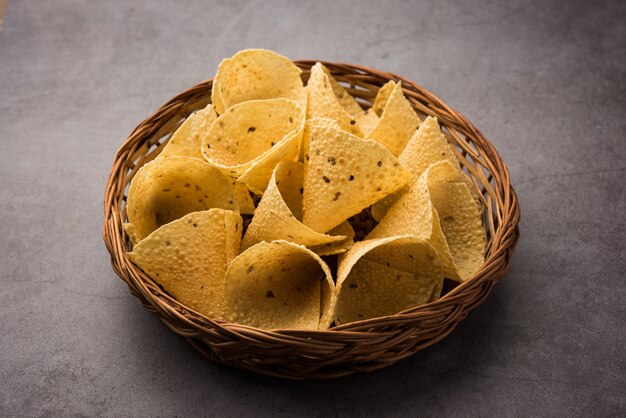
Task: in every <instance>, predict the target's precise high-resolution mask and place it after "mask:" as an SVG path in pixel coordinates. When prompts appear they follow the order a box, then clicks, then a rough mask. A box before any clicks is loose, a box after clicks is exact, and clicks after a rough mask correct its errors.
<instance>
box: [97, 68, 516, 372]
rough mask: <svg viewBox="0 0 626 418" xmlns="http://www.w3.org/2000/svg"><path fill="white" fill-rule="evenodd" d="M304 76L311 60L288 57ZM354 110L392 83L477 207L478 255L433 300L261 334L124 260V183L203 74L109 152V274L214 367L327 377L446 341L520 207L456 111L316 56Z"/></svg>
mask: <svg viewBox="0 0 626 418" xmlns="http://www.w3.org/2000/svg"><path fill="white" fill-rule="evenodd" d="M296 64H297V65H298V66H299V67H300V68H302V69H303V70H304V72H303V77H304V78H305V80H306V79H307V78H308V76H309V70H310V68H311V67H312V66H313V64H315V61H297V62H296ZM324 65H326V66H327V67H328V69H329V70H330V71H331V72H332V73H333V75H334V76H335V77H336V78H337V80H339V81H340V82H343V83H344V85H346V86H348V91H349V92H350V93H351V94H352V95H354V96H355V97H356V98H357V100H359V101H360V102H361V103H362V104H363V105H364V106H366V107H367V106H369V105H370V104H371V102H372V100H373V98H374V97H375V95H376V92H377V91H378V89H379V88H380V87H381V86H382V85H383V84H385V83H386V82H387V81H389V80H396V81H402V85H403V87H404V94H405V95H406V97H407V98H408V100H409V101H410V102H411V104H412V105H413V107H414V108H415V110H416V111H417V112H418V114H420V116H421V117H422V118H423V117H424V116H425V115H432V116H437V118H438V119H439V122H440V123H441V124H442V130H443V131H444V133H445V135H446V136H447V138H448V140H449V141H450V143H451V144H453V145H454V146H455V147H454V148H455V150H456V153H457V157H458V158H459V161H460V162H461V164H462V165H463V167H464V170H465V171H466V172H467V173H468V175H469V176H470V178H471V179H472V182H473V183H474V184H475V185H476V189H477V190H478V191H480V192H481V196H482V200H483V202H484V204H485V207H486V209H487V210H486V211H485V224H486V227H487V236H488V246H487V253H486V260H485V263H484V265H483V266H482V268H481V269H480V271H478V272H477V273H476V275H475V276H474V277H473V278H471V279H470V280H468V281H466V282H464V283H463V284H461V285H459V286H457V287H455V288H454V289H452V290H451V291H450V292H448V293H447V294H445V296H443V297H442V298H441V299H439V300H437V301H436V302H433V303H429V304H427V305H423V306H419V307H417V308H413V309H409V310H406V311H403V312H402V313H399V314H396V315H391V316H386V317H382V318H374V319H369V320H365V321H360V322H355V323H351V324H345V325H342V326H339V327H335V328H332V329H330V330H327V331H303V330H282V331H265V330H261V329H256V328H252V327H247V326H242V325H237V324H230V323H221V322H216V321H213V320H210V319H208V318H206V317H204V316H202V315H200V314H198V313H196V312H194V311H192V310H190V309H189V308H187V307H185V306H184V305H182V304H180V303H179V302H178V301H176V300H175V299H173V298H172V297H171V296H169V295H168V294H166V293H164V292H163V291H162V290H161V288H160V287H159V286H158V285H157V284H156V283H155V282H154V281H153V280H152V279H150V278H149V277H148V276H147V275H145V274H144V273H143V272H142V271H141V270H140V269H139V268H137V267H136V266H135V265H134V264H132V262H131V261H130V260H129V258H128V256H127V255H126V252H127V251H129V250H130V243H129V240H128V237H127V236H126V235H125V234H124V232H123V230H122V223H123V222H124V221H125V220H126V212H125V201H126V193H127V190H128V185H129V183H130V181H131V179H132V178H133V176H134V175H135V173H136V172H137V170H138V169H139V168H140V167H141V166H142V165H143V164H145V163H147V162H149V161H151V160H152V159H154V158H155V157H156V156H157V155H158V153H159V152H160V151H161V149H162V148H163V147H164V146H165V144H166V142H167V140H168V139H169V137H170V136H171V134H172V132H174V131H175V130H176V128H177V127H178V126H179V125H180V124H181V123H182V121H183V120H184V119H185V118H186V117H187V116H189V114H190V113H191V112H193V111H194V110H197V109H199V108H202V107H204V106H206V105H207V104H208V103H209V101H210V96H211V85H212V80H207V81H205V82H203V83H200V84H198V85H196V86H194V87H192V88H190V89H189V90H187V91H184V92H183V93H181V94H179V95H178V96H176V97H174V98H173V99H172V100H170V101H169V102H167V103H166V104H165V105H163V106H162V107H161V108H159V109H158V110H157V111H156V112H155V113H154V114H153V115H152V116H150V117H149V118H148V119H146V120H144V121H143V122H142V123H141V124H139V126H138V127H137V128H135V130H134V131H133V132H132V133H131V134H130V136H129V137H128V139H127V140H126V142H125V143H124V145H122V147H121V148H120V149H119V150H118V152H117V154H116V155H115V160H114V162H113V168H112V171H111V174H110V177H109V180H108V183H107V186H106V191H105V197H104V211H105V215H104V226H103V235H104V242H105V244H106V247H107V249H108V250H109V253H110V254H111V263H112V266H113V270H115V272H116V273H117V274H118V275H119V276H120V278H122V280H124V281H125V282H126V283H127V284H128V287H129V289H130V292H131V293H132V294H133V295H135V296H136V297H137V298H138V299H139V300H140V301H141V303H142V304H143V306H144V307H145V308H146V309H147V310H149V311H150V312H153V313H155V314H157V315H158V316H159V317H160V318H161V320H162V321H163V322H164V323H165V324H166V325H167V326H168V327H169V328H170V329H172V330H173V331H174V332H175V333H177V334H179V335H181V336H183V337H185V338H186V339H187V341H189V343H191V345H193V347H195V348H196V349H197V350H198V351H199V352H200V353H202V354H203V355H205V356H206V357H208V358H210V359H211V360H213V361H217V362H220V363H224V364H229V365H232V366H236V367H240V368H244V369H248V370H252V371H255V372H259V373H263V374H267V375H272V376H279V377H284V378H294V379H307V378H331V377H338V376H342V375H347V374H350V373H354V372H367V371H371V370H376V369H379V368H381V367H385V366H388V365H390V364H393V363H395V362H396V361H398V360H400V359H403V358H405V357H407V356H410V355H411V354H413V353H415V352H416V351H418V350H421V349H423V348H426V347H428V346H431V345H433V344H435V343H436V342H438V341H439V340H441V339H443V338H444V337H446V336H447V335H448V334H450V332H452V330H453V329H454V328H455V327H456V326H457V324H458V323H459V322H460V321H462V320H463V319H464V318H465V317H466V316H467V314H468V313H469V312H470V311H471V310H472V309H474V308H476V307H477V306H478V305H479V304H480V303H481V302H482V301H483V300H484V299H485V298H486V297H487V295H488V294H489V292H490V290H491V288H492V287H493V286H494V285H495V283H496V282H498V281H499V280H500V278H502V276H503V275H504V274H505V272H506V271H507V268H508V266H509V264H510V262H511V257H512V254H513V251H514V249H515V245H516V244H517V240H518V237H519V229H518V224H519V219H520V211H519V206H518V201H517V197H516V195H515V192H514V191H513V189H512V187H511V184H510V181H509V173H508V170H507V167H506V165H505V164H504V162H503V161H502V159H501V158H500V156H499V155H498V153H497V152H496V150H495V148H494V147H493V146H492V145H491V144H490V143H489V142H488V141H487V140H486V139H485V138H484V137H483V135H482V134H481V133H480V132H479V131H478V130H477V129H476V128H475V127H474V125H472V124H471V123H470V122H469V121H468V120H467V119H466V118H465V117H464V116H463V115H461V114H459V113H457V112H455V111H454V110H452V109H451V108H450V107H448V106H447V105H446V104H445V103H443V102H442V101H441V100H439V99H438V98H437V97H435V96H433V95H432V94H430V93H429V92H427V91H425V90H423V89H422V88H420V87H419V86H417V85H416V84H415V83H413V82H411V81H409V80H406V79H404V78H402V77H400V76H397V75H395V74H391V73H384V72H381V71H377V70H373V69H371V68H366V67H361V66H357V65H352V64H336V63H330V62H324Z"/></svg>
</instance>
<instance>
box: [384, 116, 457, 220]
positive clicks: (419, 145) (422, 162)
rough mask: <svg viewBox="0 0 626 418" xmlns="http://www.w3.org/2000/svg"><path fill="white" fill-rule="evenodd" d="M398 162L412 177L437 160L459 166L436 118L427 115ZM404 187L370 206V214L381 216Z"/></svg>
mask: <svg viewBox="0 0 626 418" xmlns="http://www.w3.org/2000/svg"><path fill="white" fill-rule="evenodd" d="M398 161H399V162H400V164H402V165H403V166H405V167H406V168H407V170H409V171H410V172H411V175H412V176H413V178H414V179H416V178H418V177H419V176H421V175H422V173H423V172H424V171H426V169H427V168H428V167H430V165H431V164H434V163H436V162H438V161H449V162H450V164H452V165H454V166H455V167H458V169H459V172H460V171H461V167H460V166H459V161H458V160H457V159H456V157H455V155H454V152H453V151H452V146H451V145H450V144H449V143H448V141H447V140H446V137H445V136H444V135H443V133H442V132H441V128H440V127H439V123H438V121H437V118H434V117H432V116H428V117H427V118H426V119H425V120H424V122H422V124H421V125H420V127H419V128H418V129H417V131H416V132H415V135H413V136H412V137H411V139H410V140H409V142H408V143H407V144H406V146H405V147H404V149H403V150H402V153H401V154H400V156H399V157H398ZM404 191H406V188H402V189H400V190H398V191H397V192H395V193H392V194H390V195H389V196H387V197H385V198H384V199H382V200H381V201H379V202H377V203H376V204H375V205H374V206H373V207H372V216H373V217H374V219H376V220H380V219H382V218H383V216H384V215H385V213H386V212H387V210H389V208H390V207H391V206H392V205H393V204H394V203H395V202H396V201H397V200H398V199H399V198H400V196H401V195H402V193H404Z"/></svg>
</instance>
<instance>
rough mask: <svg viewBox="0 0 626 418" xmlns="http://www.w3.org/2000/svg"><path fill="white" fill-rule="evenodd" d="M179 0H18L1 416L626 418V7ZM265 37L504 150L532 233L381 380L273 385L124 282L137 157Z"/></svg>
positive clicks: (3, 274) (13, 31) (6, 57)
mask: <svg viewBox="0 0 626 418" xmlns="http://www.w3.org/2000/svg"><path fill="white" fill-rule="evenodd" d="M175 3H177V2H173V1H166V0H162V1H148V0H145V1H134V2H127V1H121V0H120V1H99V2H96V1H91V2H87V1H43V0H41V1H26V0H10V1H9V2H8V7H7V11H6V16H5V19H4V27H3V28H2V31H0V183H1V186H0V281H1V285H0V335H1V337H0V416H20V415H26V416H30V415H74V414H76V415H107V416H120V415H124V416H126V415H128V416H174V415H179V416H199V415H208V416H241V415H258V416H278V415H282V416H296V415H310V416H333V415H334V416H346V415H351V414H354V415H358V416H396V415H397V416H415V415H476V416H477V415H498V416H524V415H525V416H528V415H533V414H537V415H551V416H559V415H560V416H582V415H597V416H618V415H621V416H624V415H626V376H625V375H626V360H625V354H624V349H625V347H626V332H625V328H624V327H625V326H624V322H625V319H626V307H625V305H626V298H625V296H626V292H625V290H624V273H625V270H626V269H625V267H626V264H625V261H624V259H625V251H624V241H625V238H626V234H625V230H626V219H625V217H624V212H625V211H626V189H625V186H624V174H625V170H626V162H625V161H624V158H625V157H626V145H625V144H626V139H625V135H626V118H625V116H626V69H625V67H626V24H625V23H624V22H625V20H626V7H625V5H626V3H624V2H618V1H616V2H613V3H605V4H601V3H598V2H590V1H576V2H570V1H552V2H550V1H539V0H538V1H511V2H506V1H502V2H500V1H495V0H494V1H475V0H473V1H464V0H457V1H454V2H445V3H444V2H432V3H430V4H429V3H427V2H424V1H414V2H410V1H385V2H384V4H383V2H382V1H378V2H374V1H368V2H356V1H354V2H343V1H337V0H333V1H316V2H309V3H305V2H295V1H293V2H287V1H269V0H265V1H250V2H245V1H232V2H230V1H220V2H205V1H199V0H198V1H188V2H185V4H184V6H183V5H182V2H181V4H178V5H177V4H175ZM620 3H621V4H620ZM248 47H265V48H271V49H274V50H276V51H279V52H281V53H283V54H286V55H288V56H289V57H291V58H294V59H296V58H323V59H326V60H337V61H347V62H354V63H360V64H364V65H369V66H372V67H376V68H380V69H384V70H389V71H393V72H397V73H399V74H403V75H405V76H407V77H408V78H410V79H413V80H415V81H416V82H417V83H419V84H421V85H422V86H423V87H425V88H427V89H429V90H431V91H432V92H434V93H435V94H436V95H439V96H440V97H441V98H443V99H444V100H445V101H447V102H448V103H449V104H450V105H451V106H453V107H454V108H456V109H458V110H459V111H461V112H462V113H464V114H466V115H467V116H468V117H469V118H470V120H472V121H473V122H474V123H475V124H476V125H477V126H478V127H479V129H481V130H482V131H483V132H484V133H485V135H486V136H487V137H488V138H490V139H491V140H492V142H493V143H494V144H495V145H496V147H497V148H498V149H499V150H500V153H501V154H502V156H503V157H504V159H505V161H507V162H508V164H509V168H510V170H511V175H512V179H513V183H514V185H515V188H516V190H517V192H518V194H519V197H520V200H521V207H522V214H523V220H522V223H521V231H522V239H521V241H520V244H519V246H518V250H517V253H516V255H515V259H514V262H513V265H512V268H511V270H510V272H509V274H508V275H507V276H506V278H505V279H504V280H503V281H502V282H501V283H500V284H499V285H498V286H496V288H495V289H494V292H493V293H492V294H491V296H490V298H489V299H488V300H487V301H486V302H485V303H484V305H482V306H481V307H480V308H479V309H478V310H476V311H475V312H474V313H473V314H472V315H471V316H470V317H469V318H468V319H467V320H466V321H465V322H464V323H462V324H461V325H460V326H459V327H458V328H457V330H456V331H455V332H454V333H452V334H451V335H450V336H449V337H448V338H447V339H445V340H444V341H442V342H441V343H439V344H437V345H436V346H434V347H432V348H429V349H427V350H425V351H423V352H421V353H418V354H417V355H415V356H413V357H411V358H410V359H408V360H405V361H402V362H400V363H398V364H397V365H395V366H393V367H389V368H387V369H384V370H382V371H379V372H376V373H372V374H369V375H358V376H353V377H348V378H344V379H340V380H334V381H326V382H302V383H294V382H285V381H280V380H274V379H270V378H264V377H260V376H256V375H251V374H249V373H246V372H241V371H237V370H233V369H230V368H226V367H222V366H218V365H214V364H212V363H209V362H208V361H206V360H204V359H203V358H201V357H200V356H199V355H198V354H196V353H195V352H194V351H193V349H192V348H191V347H190V346H188V345H187V343H186V342H185V341H183V340H182V339H181V338H179V337H177V336H176V335H174V334H173V333H172V332H170V331H169V330H168V329H167V328H166V327H165V326H163V325H162V324H161V323H160V321H159V320H158V319H157V318H156V317H154V316H152V315H151V314H149V313H147V312H146V311H144V310H143V309H141V308H140V306H139V305H138V303H137V302H136V300H135V299H134V298H132V297H131V296H130V295H129V294H128V291H127V288H126V286H125V285H124V284H123V283H122V282H121V281H120V280H119V279H117V276H115V274H114V273H113V272H112V271H111V269H110V267H109V261H108V257H107V253H106V250H105V248H104V246H103V244H102V240H101V236H100V228H101V221H102V204H101V200H102V195H103V190H104V184H105V179H106V176H107V174H108V172H109V169H110V164H111V161H112V158H113V154H114V152H115V150H116V149H117V147H118V146H120V145H121V143H122V141H123V140H124V138H125V137H126V135H127V134H128V133H129V132H130V131H131V130H132V128H133V127H134V126H135V125H136V124H137V123H138V122H139V121H140V120H142V119H143V118H144V117H146V116H147V115H148V114H150V113H151V112H152V111H153V110H155V109H156V108H157V107H158V106H159V105H160V104H162V103H164V102H165V101H166V100H168V99H169V98H170V97H172V96H173V95H175V94H176V93H177V92H179V91H181V90H183V89H184V88H186V87H188V86H191V85H193V84H195V83H197V82H199V81H201V80H203V79H205V78H207V77H209V76H211V75H212V74H214V73H215V70H216V67H217V64H218V63H219V61H220V59H222V58H224V57H228V56H230V55H232V54H233V53H234V52H236V51H237V50H239V49H243V48H248Z"/></svg>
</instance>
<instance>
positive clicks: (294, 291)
mask: <svg viewBox="0 0 626 418" xmlns="http://www.w3.org/2000/svg"><path fill="white" fill-rule="evenodd" d="M225 295H226V303H227V307H228V311H229V312H230V315H229V320H230V321H231V322H236V323H239V324H242V325H250V326H253V327H257V328H263V329H278V328H299V329H326V328H328V327H329V326H330V323H331V322H332V312H333V309H334V305H335V300H336V297H335V285H334V283H333V280H332V276H331V272H330V269H329V268H328V266H327V265H326V263H324V261H322V259H321V258H319V256H318V255H317V254H315V253H314V252H312V251H310V250H307V249H306V248H305V247H303V246H301V245H298V244H294V243H291V242H288V241H273V242H261V243H258V244H256V245H255V246H253V247H250V248H248V249H247V250H246V251H244V252H243V253H241V254H239V255H238V256H237V258H235V259H234V260H233V262H232V263H231V265H230V267H229V268H228V271H227V272H226V286H225Z"/></svg>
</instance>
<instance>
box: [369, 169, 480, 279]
mask: <svg viewBox="0 0 626 418" xmlns="http://www.w3.org/2000/svg"><path fill="white" fill-rule="evenodd" d="M482 215H483V212H482V209H481V208H479V207H478V206H477V205H476V201H475V200H474V198H473V197H472V194H471V193H470V191H469V189H468V187H467V185H466V184H465V182H464V181H463V178H462V174H460V173H459V171H458V169H457V168H456V167H455V166H453V165H452V164H450V162H448V161H440V162H438V163H436V164H433V165H432V166H430V168H428V169H427V170H426V171H425V172H424V173H423V174H422V175H421V176H420V177H419V178H418V179H416V180H414V181H413V182H412V183H411V185H410V187H409V189H408V190H407V191H406V192H405V193H404V194H403V195H402V197H401V198H400V199H399V200H398V201H397V202H396V203H395V204H394V205H393V206H392V207H391V208H390V209H389V211H388V212H387V214H386V215H385V217H384V218H383V219H382V220H381V221H380V223H379V224H378V225H377V226H376V228H374V230H373V231H372V232H370V234H369V235H368V237H367V238H368V239H374V238H383V237H390V236H396V235H415V236H418V237H420V238H423V239H425V240H427V241H428V242H430V243H431V244H432V246H433V247H434V248H435V249H436V250H437V252H438V253H439V257H440V258H441V261H442V264H443V270H444V275H445V276H446V277H448V278H450V279H453V280H457V281H461V282H462V281H464V280H467V279H469V278H470V277H472V276H473V275H474V273H476V271H477V270H478V269H479V268H480V267H481V265H482V264H483V262H484V255H485V245H486V239H485V230H484V228H483V224H482Z"/></svg>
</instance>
